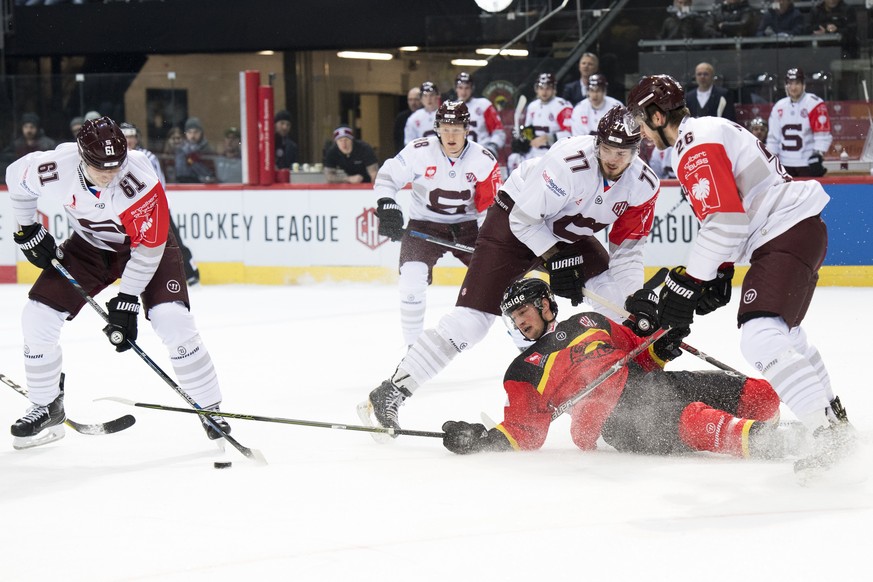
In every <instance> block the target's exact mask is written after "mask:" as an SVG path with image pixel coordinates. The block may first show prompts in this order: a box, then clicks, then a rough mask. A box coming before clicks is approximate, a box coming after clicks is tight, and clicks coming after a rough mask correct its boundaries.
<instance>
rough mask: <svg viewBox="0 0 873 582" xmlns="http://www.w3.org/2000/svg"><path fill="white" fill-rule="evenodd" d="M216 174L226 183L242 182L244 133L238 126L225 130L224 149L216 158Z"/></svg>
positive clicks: (219, 179)
mask: <svg viewBox="0 0 873 582" xmlns="http://www.w3.org/2000/svg"><path fill="white" fill-rule="evenodd" d="M215 176H216V177H217V178H218V181H219V182H223V183H225V184H240V183H242V134H241V133H240V131H239V129H238V128H236V127H228V128H227V129H226V130H225V131H224V144H223V149H222V151H221V155H220V156H218V157H216V158H215Z"/></svg>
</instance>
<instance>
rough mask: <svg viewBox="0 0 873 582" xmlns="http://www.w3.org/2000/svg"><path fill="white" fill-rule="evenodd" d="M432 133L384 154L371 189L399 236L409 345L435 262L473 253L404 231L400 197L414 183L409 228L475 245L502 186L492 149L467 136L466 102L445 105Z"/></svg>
mask: <svg viewBox="0 0 873 582" xmlns="http://www.w3.org/2000/svg"><path fill="white" fill-rule="evenodd" d="M434 131H435V132H436V135H434V136H430V137H423V138H419V139H416V140H414V141H412V142H411V143H409V144H407V145H406V147H404V148H403V149H402V150H401V151H400V152H399V153H398V154H397V155H396V156H394V157H393V158H390V159H388V160H386V161H385V163H384V164H383V165H382V167H381V168H379V171H378V172H377V174H376V182H375V184H374V187H373V189H374V190H375V191H376V194H377V195H378V196H379V197H380V198H379V200H378V201H377V209H376V215H377V216H378V217H379V234H381V235H382V236H387V237H390V238H391V240H399V241H400V280H399V284H398V286H399V290H400V320H401V327H402V330H403V339H404V341H405V343H406V345H412V344H413V343H415V340H416V339H418V336H419V334H420V333H421V332H422V329H423V328H424V314H425V306H426V303H425V301H426V296H427V287H428V285H430V283H431V280H432V275H433V267H434V265H435V264H436V262H437V261H438V260H439V259H440V258H441V257H442V256H443V255H444V254H446V253H447V252H451V253H452V254H454V255H455V256H456V257H457V258H458V259H460V260H461V261H462V262H463V263H464V264H465V265H468V264H469V263H470V254H469V253H467V252H463V251H460V250H451V251H450V250H449V249H447V248H446V247H443V246H439V245H435V244H433V243H430V242H427V241H426V240H423V239H420V238H416V237H414V236H412V235H410V234H408V233H406V232H405V231H404V230H403V211H402V210H401V208H400V205H399V204H397V201H396V200H395V199H394V197H395V196H396V195H397V192H398V191H399V190H400V189H402V188H403V187H405V186H406V184H408V183H411V184H412V204H411V205H410V207H409V208H408V209H407V210H408V212H409V224H408V229H409V230H414V231H417V232H423V233H425V234H429V235H433V236H435V237H438V238H441V239H449V240H452V241H454V242H457V243H460V244H462V245H466V246H473V245H474V244H476V236H477V234H478V232H479V223H480V222H481V221H482V220H484V219H485V211H486V210H487V209H488V207H489V206H491V203H492V202H494V196H495V195H496V194H497V191H498V189H499V188H500V185H501V181H500V169H499V168H498V167H497V159H496V158H495V157H494V154H492V153H491V152H490V151H489V150H487V149H486V148H484V147H482V146H481V145H479V144H477V143H475V142H472V141H470V140H469V139H468V138H467V134H468V132H469V131H470V112H469V110H468V109H467V105H466V104H465V103H462V102H461V101H446V102H445V103H443V104H442V105H440V106H439V109H438V110H437V112H436V119H435V121H434Z"/></svg>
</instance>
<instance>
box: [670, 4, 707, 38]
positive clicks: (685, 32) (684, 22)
mask: <svg viewBox="0 0 873 582" xmlns="http://www.w3.org/2000/svg"><path fill="white" fill-rule="evenodd" d="M692 3H693V0H673V6H670V7H669V8H667V12H669V15H668V16H667V18H665V19H664V23H663V24H662V25H661V32H659V33H658V39H659V40H677V39H684V38H707V37H708V36H709V33H708V32H707V30H706V19H705V18H704V17H703V14H701V13H700V12H696V11H694V10H692V8H691V5H692Z"/></svg>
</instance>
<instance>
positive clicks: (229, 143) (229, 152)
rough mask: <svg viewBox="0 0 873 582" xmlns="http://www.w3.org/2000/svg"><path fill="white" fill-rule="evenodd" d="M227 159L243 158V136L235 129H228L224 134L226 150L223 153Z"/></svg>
mask: <svg viewBox="0 0 873 582" xmlns="http://www.w3.org/2000/svg"><path fill="white" fill-rule="evenodd" d="M221 155H223V156H224V157H225V158H241V157H242V134H241V133H240V131H239V129H237V128H235V127H229V128H227V131H225V132H224V148H223V150H222V152H221Z"/></svg>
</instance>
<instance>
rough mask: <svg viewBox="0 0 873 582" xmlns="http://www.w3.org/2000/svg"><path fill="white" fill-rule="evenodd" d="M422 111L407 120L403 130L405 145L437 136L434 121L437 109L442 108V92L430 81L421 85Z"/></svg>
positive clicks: (413, 113) (416, 112) (415, 112)
mask: <svg viewBox="0 0 873 582" xmlns="http://www.w3.org/2000/svg"><path fill="white" fill-rule="evenodd" d="M420 93H421V105H422V107H421V109H419V110H418V111H413V112H412V114H411V115H410V116H409V119H407V120H406V127H405V128H404V130H403V143H404V145H405V144H408V143H409V142H411V141H412V140H415V139H418V138H420V137H427V136H429V135H435V131H434V121H435V120H436V112H437V108H438V107H439V106H440V92H439V89H437V86H436V85H434V84H433V83H431V82H430V81H425V82H424V83H422V84H421V89H420Z"/></svg>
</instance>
